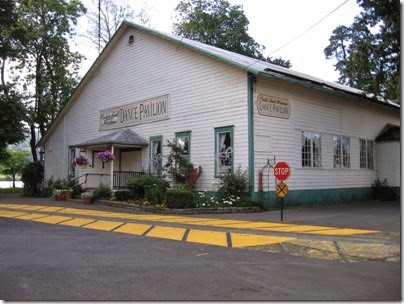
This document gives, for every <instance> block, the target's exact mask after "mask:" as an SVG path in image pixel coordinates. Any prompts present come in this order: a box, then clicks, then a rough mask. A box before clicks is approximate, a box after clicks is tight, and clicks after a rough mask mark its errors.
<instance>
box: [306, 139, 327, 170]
mask: <svg viewBox="0 0 404 304" xmlns="http://www.w3.org/2000/svg"><path fill="white" fill-rule="evenodd" d="M321 166H322V165H321V134H319V133H314V132H306V131H303V132H302V167H313V168H319V167H321Z"/></svg>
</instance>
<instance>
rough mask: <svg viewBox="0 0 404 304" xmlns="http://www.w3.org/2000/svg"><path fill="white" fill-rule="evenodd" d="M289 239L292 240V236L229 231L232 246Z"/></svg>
mask: <svg viewBox="0 0 404 304" xmlns="http://www.w3.org/2000/svg"><path fill="white" fill-rule="evenodd" d="M291 240H294V238H290V237H282V236H265V235H254V234H240V233H231V243H232V246H233V247H248V246H260V245H269V244H277V243H283V242H288V241H291Z"/></svg>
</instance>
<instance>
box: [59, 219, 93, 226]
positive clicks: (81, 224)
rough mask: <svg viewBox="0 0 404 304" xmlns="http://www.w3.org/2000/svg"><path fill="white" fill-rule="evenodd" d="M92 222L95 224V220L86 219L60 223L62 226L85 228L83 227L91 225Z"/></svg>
mask: <svg viewBox="0 0 404 304" xmlns="http://www.w3.org/2000/svg"><path fill="white" fill-rule="evenodd" d="M91 222H94V220H93V219H85V218H74V219H71V220H70V221H67V222H63V223H60V225H66V226H73V227H80V226H83V225H85V224H88V223H91Z"/></svg>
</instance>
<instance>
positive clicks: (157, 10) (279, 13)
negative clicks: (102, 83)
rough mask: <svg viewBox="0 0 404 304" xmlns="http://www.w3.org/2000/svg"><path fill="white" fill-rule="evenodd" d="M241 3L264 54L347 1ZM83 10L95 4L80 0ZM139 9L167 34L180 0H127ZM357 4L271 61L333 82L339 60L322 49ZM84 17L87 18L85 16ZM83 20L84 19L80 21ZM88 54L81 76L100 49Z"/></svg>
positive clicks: (236, 0)
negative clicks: (284, 62)
mask: <svg viewBox="0 0 404 304" xmlns="http://www.w3.org/2000/svg"><path fill="white" fill-rule="evenodd" d="M228 1H229V2H230V3H232V4H241V5H243V8H244V13H245V15H246V16H247V18H248V20H249V21H250V25H249V31H248V33H249V34H250V36H252V37H253V38H254V39H255V41H257V42H258V43H260V44H261V45H264V46H265V47H266V49H265V50H264V55H265V56H269V55H271V54H272V53H273V52H274V51H275V50H276V49H278V48H279V47H281V46H282V45H284V44H285V43H287V42H289V41H290V40H292V39H293V38H295V37H297V36H299V35H300V34H302V33H303V32H305V31H306V30H307V29H308V28H310V27H311V26H312V25H314V24H315V23H316V22H318V21H319V20H320V19H322V18H323V17H325V16H326V15H327V14H328V13H330V12H331V11H332V10H334V9H335V8H336V7H338V6H339V5H340V4H342V3H343V2H344V0H228ZM82 2H83V3H84V5H85V6H87V7H88V6H89V5H91V1H89V0H82ZM127 3H131V4H132V7H133V9H134V10H135V11H139V10H140V8H142V7H144V8H145V9H146V10H147V12H148V14H149V15H150V16H151V21H150V23H151V27H152V28H154V29H156V30H159V31H162V32H166V33H171V32H172V24H173V22H174V21H175V19H174V16H175V14H174V9H175V7H176V5H177V4H178V3H179V0H148V1H143V2H142V1H139V0H138V1H130V2H129V1H127ZM360 10H361V9H360V7H359V6H358V5H357V3H356V0H349V1H348V2H347V3H346V4H344V5H343V6H342V7H340V8H339V9H338V10H336V11H335V12H334V13H333V14H331V15H330V16H328V17H327V18H326V19H324V20H323V21H322V22H321V23H319V24H318V25H317V26H316V27H314V28H312V29H311V30H310V31H308V32H307V33H306V34H305V35H303V36H302V37H300V38H299V39H297V40H295V41H294V42H292V43H290V44H288V45H287V46H286V47H284V48H282V49H280V50H279V51H277V52H276V53H274V54H272V55H271V56H273V57H282V58H283V59H289V60H290V61H291V63H292V69H293V70H296V71H299V72H303V73H306V74H309V75H312V76H316V77H319V78H322V79H325V80H329V81H336V80H337V79H338V76H339V75H338V72H336V71H335V70H334V67H333V64H335V61H333V60H327V59H325V56H324V48H325V47H327V45H328V42H329V38H330V36H331V34H332V31H333V30H334V29H335V28H336V27H337V26H339V25H346V26H349V25H351V24H352V23H353V21H354V17H355V16H356V15H358V14H359V12H360ZM81 18H82V19H84V18H85V17H81ZM81 22H83V21H81ZM78 51H80V52H81V53H82V54H85V55H86V56H87V60H86V61H85V62H83V65H82V71H81V73H80V74H81V75H84V74H85V73H86V72H87V69H88V68H89V67H90V66H91V64H92V62H93V61H94V60H95V59H96V57H97V51H96V48H94V47H93V46H90V45H89V44H88V43H85V42H83V41H82V42H80V47H79V48H78Z"/></svg>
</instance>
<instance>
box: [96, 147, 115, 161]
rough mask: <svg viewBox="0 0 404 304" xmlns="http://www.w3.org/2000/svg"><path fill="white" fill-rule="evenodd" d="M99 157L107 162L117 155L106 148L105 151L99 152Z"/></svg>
mask: <svg viewBox="0 0 404 304" xmlns="http://www.w3.org/2000/svg"><path fill="white" fill-rule="evenodd" d="M97 157H98V158H99V159H100V160H101V161H102V162H103V163H104V164H105V163H107V162H109V161H110V160H113V159H114V158H115V155H114V154H113V153H111V151H109V150H106V151H104V152H100V153H98V154H97Z"/></svg>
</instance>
